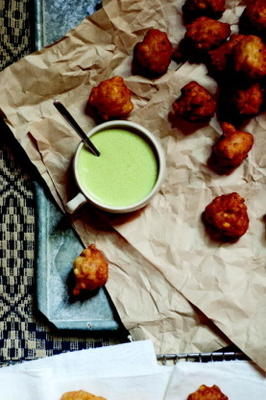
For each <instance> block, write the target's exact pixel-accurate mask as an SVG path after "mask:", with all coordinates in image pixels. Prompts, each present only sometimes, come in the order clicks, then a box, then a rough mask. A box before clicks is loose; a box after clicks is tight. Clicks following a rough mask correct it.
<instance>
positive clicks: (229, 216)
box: [190, 192, 249, 400]
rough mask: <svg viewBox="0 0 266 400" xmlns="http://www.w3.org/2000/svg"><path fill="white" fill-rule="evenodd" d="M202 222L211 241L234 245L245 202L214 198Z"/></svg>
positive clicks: (244, 224)
mask: <svg viewBox="0 0 266 400" xmlns="http://www.w3.org/2000/svg"><path fill="white" fill-rule="evenodd" d="M202 220H203V223H204V225H205V227H206V230H207V232H208V234H209V235H210V237H211V239H213V240H216V241H219V242H227V243H234V242H236V241H237V240H238V239H239V238H240V237H241V236H243V235H244V234H245V233H246V231H247V229H248V226H249V217H248V213H247V206H246V205H245V200H244V199H243V198H242V197H241V196H240V195H239V194H238V193H236V192H233V193H229V194H224V195H222V196H218V197H215V199H214V200H212V202H211V203H210V204H208V205H207V207H206V208H205V210H204V212H203V214H202ZM192 399H193V398H192ZM190 400H191V399H190Z"/></svg>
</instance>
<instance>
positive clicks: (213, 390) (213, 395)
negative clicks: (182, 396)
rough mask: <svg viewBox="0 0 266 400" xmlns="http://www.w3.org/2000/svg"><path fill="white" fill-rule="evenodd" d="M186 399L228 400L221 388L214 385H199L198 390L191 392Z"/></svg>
mask: <svg viewBox="0 0 266 400" xmlns="http://www.w3.org/2000/svg"><path fill="white" fill-rule="evenodd" d="M187 400H229V399H228V397H227V396H226V395H225V394H223V392H222V391H221V389H220V388H219V387H218V386H216V385H213V386H206V385H201V386H200V387H199V388H198V390H197V391H196V392H194V393H191V394H190V395H189V396H188V398H187Z"/></svg>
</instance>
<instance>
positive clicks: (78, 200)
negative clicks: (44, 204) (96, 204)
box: [66, 193, 88, 214]
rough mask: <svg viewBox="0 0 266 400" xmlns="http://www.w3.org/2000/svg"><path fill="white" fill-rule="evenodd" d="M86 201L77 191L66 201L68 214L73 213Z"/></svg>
mask: <svg viewBox="0 0 266 400" xmlns="http://www.w3.org/2000/svg"><path fill="white" fill-rule="evenodd" d="M87 201H88V200H87V199H86V197H85V196H84V195H83V194H82V193H78V194H77V195H76V196H75V197H74V198H73V199H72V200H70V201H68V202H67V203H66V210H67V212H68V213H69V214H73V213H74V212H75V211H77V209H78V208H79V207H81V206H82V205H83V204H85V203H87Z"/></svg>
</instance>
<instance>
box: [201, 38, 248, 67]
mask: <svg viewBox="0 0 266 400" xmlns="http://www.w3.org/2000/svg"><path fill="white" fill-rule="evenodd" d="M243 37H244V35H239V34H237V33H234V34H233V35H232V36H231V37H230V39H229V40H228V41H227V42H225V43H223V44H221V46H219V47H217V48H216V49H214V50H210V51H209V52H208V61H207V64H208V67H209V69H210V70H211V72H214V73H219V74H222V73H228V72H229V68H230V57H231V55H232V52H233V49H234V47H235V46H236V45H237V43H238V42H239V41H240V40H241V39H243Z"/></svg>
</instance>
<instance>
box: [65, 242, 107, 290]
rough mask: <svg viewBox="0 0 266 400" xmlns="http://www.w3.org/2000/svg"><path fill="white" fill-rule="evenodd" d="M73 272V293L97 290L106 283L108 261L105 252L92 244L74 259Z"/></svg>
mask: <svg viewBox="0 0 266 400" xmlns="http://www.w3.org/2000/svg"><path fill="white" fill-rule="evenodd" d="M73 272H74V277H75V286H74V288H73V291H72V294H73V295H74V296H77V295H79V294H80V292H81V291H84V290H95V289H98V288H100V287H102V286H104V285H105V283H106V281H107V279H108V263H107V261H106V259H105V257H104V254H103V253H102V252H101V251H100V250H98V249H97V248H96V247H95V245H94V244H91V245H90V246H88V247H87V248H86V249H85V250H83V251H82V253H81V254H80V255H79V256H78V257H77V258H76V259H75V260H74V262H73Z"/></svg>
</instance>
